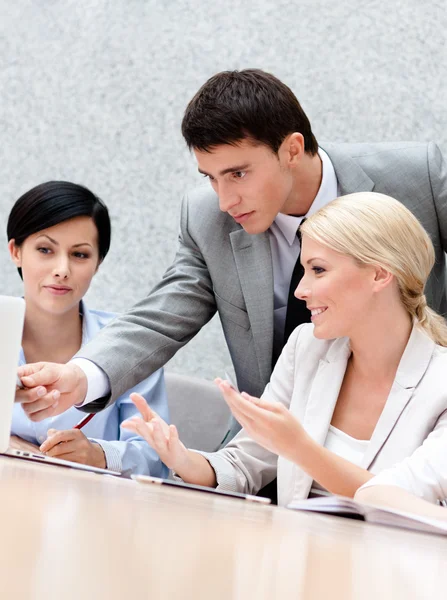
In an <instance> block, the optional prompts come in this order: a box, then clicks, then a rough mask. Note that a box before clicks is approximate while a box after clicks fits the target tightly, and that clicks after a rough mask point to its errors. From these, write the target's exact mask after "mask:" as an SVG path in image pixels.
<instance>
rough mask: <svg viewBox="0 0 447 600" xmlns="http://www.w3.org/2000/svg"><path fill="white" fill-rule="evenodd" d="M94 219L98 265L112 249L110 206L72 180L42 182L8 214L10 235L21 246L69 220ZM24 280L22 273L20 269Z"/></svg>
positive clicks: (20, 199)
mask: <svg viewBox="0 0 447 600" xmlns="http://www.w3.org/2000/svg"><path fill="white" fill-rule="evenodd" d="M74 217H91V218H92V219H93V221H94V223H95V225H96V229H97V230H98V254H99V262H102V261H103V259H104V258H105V256H106V254H107V252H108V251H109V247H110V237H111V225H110V218H109V211H108V210H107V206H106V205H105V204H104V202H102V200H100V199H99V198H98V197H97V196H95V194H94V193H93V192H91V191H90V190H88V189H87V188H85V187H84V186H82V185H78V184H76V183H70V182H69V181H48V182H47V183H41V184H40V185H37V186H36V187H34V188H32V189H31V190H28V191H27V192H25V193H24V194H23V196H20V198H19V199H18V200H17V201H16V203H15V204H14V206H13V207H12V209H11V212H10V213H9V218H8V225H7V230H6V231H7V236H8V241H9V240H12V239H13V240H14V241H15V244H16V246H21V245H22V244H23V242H24V241H25V240H26V238H27V237H29V236H30V235H33V234H34V233H37V232H38V231H41V230H42V229H47V228H48V227H53V226H54V225H58V224H59V223H62V222H63V221H68V220H69V219H73V218H74ZM18 271H19V275H20V277H22V270H21V269H20V268H19V269H18Z"/></svg>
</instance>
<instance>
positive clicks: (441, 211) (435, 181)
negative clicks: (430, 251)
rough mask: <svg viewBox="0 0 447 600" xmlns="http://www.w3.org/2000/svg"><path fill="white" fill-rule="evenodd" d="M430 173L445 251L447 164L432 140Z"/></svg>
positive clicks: (429, 156)
mask: <svg viewBox="0 0 447 600" xmlns="http://www.w3.org/2000/svg"><path fill="white" fill-rule="evenodd" d="M427 163H428V173H429V177H430V185H431V189H432V194H433V201H434V204H435V209H436V213H437V215H438V223H439V231H440V235H441V243H442V247H443V250H444V252H447V164H446V161H445V160H444V158H443V156H442V154H441V151H440V149H439V148H438V146H437V145H436V144H434V143H433V142H430V143H429V144H428V147H427Z"/></svg>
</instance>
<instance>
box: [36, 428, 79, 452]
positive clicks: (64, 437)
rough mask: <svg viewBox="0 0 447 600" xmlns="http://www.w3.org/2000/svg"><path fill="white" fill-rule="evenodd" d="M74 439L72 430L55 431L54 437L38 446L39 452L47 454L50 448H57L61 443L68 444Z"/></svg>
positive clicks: (51, 436)
mask: <svg viewBox="0 0 447 600" xmlns="http://www.w3.org/2000/svg"><path fill="white" fill-rule="evenodd" d="M53 431H54V430H53ZM74 437H75V436H74V434H73V430H72V429H67V430H65V431H57V432H56V433H55V434H54V435H50V436H49V437H47V439H46V440H45V441H44V443H43V444H42V445H41V446H40V450H41V451H42V452H48V450H51V448H54V446H57V445H58V444H60V443H61V442H70V441H71V440H73V439H74Z"/></svg>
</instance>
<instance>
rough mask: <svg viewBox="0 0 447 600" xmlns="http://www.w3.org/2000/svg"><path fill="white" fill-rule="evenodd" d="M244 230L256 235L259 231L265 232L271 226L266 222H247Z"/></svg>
mask: <svg viewBox="0 0 447 600" xmlns="http://www.w3.org/2000/svg"><path fill="white" fill-rule="evenodd" d="M242 227H243V229H244V231H245V232H246V233H248V234H250V235H256V234H257V233H264V232H265V231H267V229H268V228H269V227H270V225H268V224H265V223H247V224H246V225H242Z"/></svg>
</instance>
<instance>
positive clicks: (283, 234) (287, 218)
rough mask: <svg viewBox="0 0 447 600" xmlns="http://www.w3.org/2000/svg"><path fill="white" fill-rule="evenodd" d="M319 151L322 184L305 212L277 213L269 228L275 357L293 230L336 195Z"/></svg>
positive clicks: (294, 244)
mask: <svg viewBox="0 0 447 600" xmlns="http://www.w3.org/2000/svg"><path fill="white" fill-rule="evenodd" d="M318 154H319V156H320V158H321V163H322V177H321V184H320V188H319V190H318V193H317V195H316V196H315V199H314V201H313V202H312V204H311V207H310V208H309V210H308V212H307V214H305V215H303V216H301V217H294V216H291V215H285V214H283V213H279V214H278V215H277V216H276V218H275V220H274V221H273V223H272V225H271V226H270V228H269V230H268V234H269V238H270V248H271V251H272V263H273V307H274V313H273V330H274V334H273V335H274V338H273V348H274V353H275V354H276V356H279V355H280V353H281V350H282V347H283V342H284V327H285V323H286V313H287V300H288V296H289V287H290V280H291V279H292V273H293V269H294V268H295V264H296V261H297V259H298V256H299V254H300V250H301V247H300V242H299V240H298V236H297V235H296V232H297V231H298V227H299V226H300V225H301V221H302V220H303V219H307V218H308V217H310V216H311V215H313V214H314V213H316V212H317V210H320V208H323V206H326V204H329V202H331V201H332V200H335V198H337V197H338V195H339V190H338V182H337V177H336V175H335V170H334V167H333V165H332V163H331V159H330V158H329V156H328V155H327V154H326V152H325V151H324V150H322V149H321V148H319V150H318Z"/></svg>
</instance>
